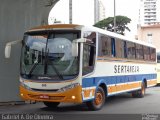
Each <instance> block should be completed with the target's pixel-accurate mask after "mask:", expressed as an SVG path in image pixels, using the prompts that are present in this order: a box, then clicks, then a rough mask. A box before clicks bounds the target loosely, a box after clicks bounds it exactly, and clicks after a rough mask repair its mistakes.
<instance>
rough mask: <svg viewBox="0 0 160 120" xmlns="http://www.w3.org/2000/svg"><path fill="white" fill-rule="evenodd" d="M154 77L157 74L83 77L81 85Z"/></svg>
mask: <svg viewBox="0 0 160 120" xmlns="http://www.w3.org/2000/svg"><path fill="white" fill-rule="evenodd" d="M156 78H157V74H138V75H124V76H106V77H94V78H83V79H82V87H83V88H85V87H92V86H97V85H98V84H100V82H103V83H105V84H106V85H111V84H119V83H126V82H134V81H140V80H144V79H146V80H151V79H156Z"/></svg>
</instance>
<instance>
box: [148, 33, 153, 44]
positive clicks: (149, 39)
mask: <svg viewBox="0 0 160 120" xmlns="http://www.w3.org/2000/svg"><path fill="white" fill-rule="evenodd" d="M147 40H148V43H152V33H148V34H147Z"/></svg>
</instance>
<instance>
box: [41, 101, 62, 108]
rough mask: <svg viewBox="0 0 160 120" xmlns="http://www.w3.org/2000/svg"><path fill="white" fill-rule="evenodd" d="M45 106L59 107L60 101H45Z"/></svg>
mask: <svg viewBox="0 0 160 120" xmlns="http://www.w3.org/2000/svg"><path fill="white" fill-rule="evenodd" d="M43 103H44V105H45V106H47V107H49V108H57V106H58V105H59V104H60V103H59V102H43Z"/></svg>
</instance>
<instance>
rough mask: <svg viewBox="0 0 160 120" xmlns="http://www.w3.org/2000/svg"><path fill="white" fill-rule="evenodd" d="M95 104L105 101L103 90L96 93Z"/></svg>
mask: <svg viewBox="0 0 160 120" xmlns="http://www.w3.org/2000/svg"><path fill="white" fill-rule="evenodd" d="M94 102H95V105H101V104H102V103H103V94H102V92H100V91H98V92H97V93H96V98H95V101H94Z"/></svg>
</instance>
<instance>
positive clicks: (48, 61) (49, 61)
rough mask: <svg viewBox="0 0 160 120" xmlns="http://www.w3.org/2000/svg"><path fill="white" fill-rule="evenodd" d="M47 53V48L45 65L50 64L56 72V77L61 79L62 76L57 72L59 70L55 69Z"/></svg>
mask: <svg viewBox="0 0 160 120" xmlns="http://www.w3.org/2000/svg"><path fill="white" fill-rule="evenodd" d="M48 53H49V50H48V52H47V58H46V59H47V60H46V61H47V65H48V64H51V66H52V68H53V69H54V71H55V72H56V74H57V75H58V77H59V78H60V79H61V80H63V76H62V75H61V74H60V73H59V71H58V70H57V68H56V67H55V66H54V64H53V63H52V61H51V60H50V59H49V58H48Z"/></svg>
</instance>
